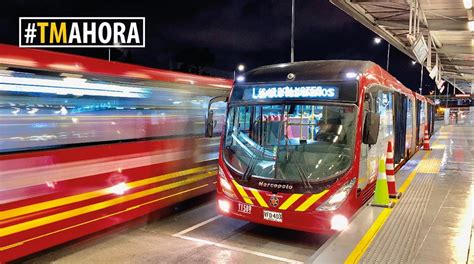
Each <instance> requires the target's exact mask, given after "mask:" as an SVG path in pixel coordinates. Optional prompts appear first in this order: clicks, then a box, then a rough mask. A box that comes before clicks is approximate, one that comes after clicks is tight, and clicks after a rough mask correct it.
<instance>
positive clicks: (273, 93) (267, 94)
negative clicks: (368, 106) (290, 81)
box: [244, 85, 339, 100]
mask: <svg viewBox="0 0 474 264" xmlns="http://www.w3.org/2000/svg"><path fill="white" fill-rule="evenodd" d="M250 97H251V99H256V100H257V99H285V98H287V99H290V98H302V99H304V98H308V99H311V98H320V99H338V98H339V88H338V87H327V86H320V85H319V86H317V85H307V86H299V85H298V86H288V85H287V86H284V87H278V86H275V87H252V88H247V89H245V91H244V100H248V99H250Z"/></svg>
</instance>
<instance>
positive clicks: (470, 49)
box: [438, 45, 474, 55]
mask: <svg viewBox="0 0 474 264" xmlns="http://www.w3.org/2000/svg"><path fill="white" fill-rule="evenodd" d="M438 52H441V53H444V54H451V55H459V54H468V55H470V54H472V53H474V46H457V45H443V47H441V48H440V49H438Z"/></svg>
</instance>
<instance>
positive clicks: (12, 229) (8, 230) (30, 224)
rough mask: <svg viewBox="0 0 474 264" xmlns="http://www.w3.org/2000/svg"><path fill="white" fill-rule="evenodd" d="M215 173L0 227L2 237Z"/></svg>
mask: <svg viewBox="0 0 474 264" xmlns="http://www.w3.org/2000/svg"><path fill="white" fill-rule="evenodd" d="M215 175H216V172H215V171H212V172H205V173H202V174H199V175H196V176H193V177H191V178H188V179H186V180H182V181H178V182H173V183H169V184H165V185H162V186H158V187H155V188H152V189H147V190H144V191H140V192H136V193H131V194H128V195H124V196H119V197H117V198H114V199H111V200H107V201H104V202H100V203H96V204H91V205H87V206H84V207H80V208H76V209H73V210H69V211H65V212H61V213H57V214H54V215H49V216H45V217H41V218H37V219H34V220H31V221H27V222H23V223H20V224H16V225H12V226H7V227H4V228H0V237H4V236H8V235H11V234H14V233H18V232H22V231H25V230H28V229H32V228H36V227H39V226H43V225H47V224H51V223H54V222H58V221H61V220H64V219H68V218H72V217H75V216H79V215H83V214H86V213H90V212H94V211H98V210H101V209H104V208H107V207H111V206H114V205H117V204H121V203H124V202H128V201H131V200H135V199H138V198H142V197H145V196H149V195H152V194H156V193H159V192H163V191H167V190H170V189H174V188H178V187H181V186H184V185H187V184H191V183H195V182H198V181H200V180H203V179H206V178H209V177H214V176H215Z"/></svg>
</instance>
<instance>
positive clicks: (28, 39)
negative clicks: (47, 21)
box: [25, 23, 36, 43]
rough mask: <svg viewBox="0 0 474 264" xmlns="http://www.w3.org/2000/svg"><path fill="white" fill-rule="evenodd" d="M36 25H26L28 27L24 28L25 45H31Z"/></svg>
mask: <svg viewBox="0 0 474 264" xmlns="http://www.w3.org/2000/svg"><path fill="white" fill-rule="evenodd" d="M35 33H36V23H28V27H27V28H25V39H26V43H33V40H34V39H35V37H36V34H35Z"/></svg>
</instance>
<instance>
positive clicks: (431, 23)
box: [375, 19, 469, 32]
mask: <svg viewBox="0 0 474 264" xmlns="http://www.w3.org/2000/svg"><path fill="white" fill-rule="evenodd" d="M375 21H376V22H377V24H379V25H380V26H384V27H390V28H408V23H409V21H408V20H404V19H403V20H383V19H376V20H375ZM428 27H429V30H431V31H466V32H469V30H468V28H467V21H453V20H448V19H430V20H428ZM420 28H422V29H424V30H427V29H428V28H427V27H426V26H425V25H420Z"/></svg>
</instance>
